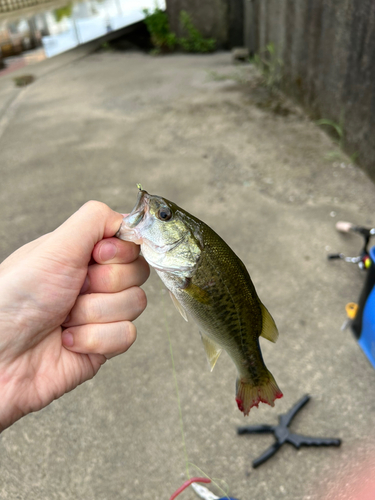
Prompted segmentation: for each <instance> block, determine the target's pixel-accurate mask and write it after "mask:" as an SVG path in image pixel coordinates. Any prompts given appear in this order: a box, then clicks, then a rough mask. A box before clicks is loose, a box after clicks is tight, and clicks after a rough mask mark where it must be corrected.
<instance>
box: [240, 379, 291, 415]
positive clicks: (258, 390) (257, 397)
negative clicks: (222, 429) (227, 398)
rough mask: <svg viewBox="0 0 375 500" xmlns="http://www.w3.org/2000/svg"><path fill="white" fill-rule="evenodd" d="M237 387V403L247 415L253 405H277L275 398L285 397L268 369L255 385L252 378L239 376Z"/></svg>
mask: <svg viewBox="0 0 375 500" xmlns="http://www.w3.org/2000/svg"><path fill="white" fill-rule="evenodd" d="M236 388H237V394H236V403H237V405H238V409H239V410H240V411H242V412H243V413H244V415H245V416H246V415H248V414H249V412H250V409H251V408H252V407H253V406H256V407H258V405H259V403H267V404H269V405H270V406H275V399H278V398H282V397H283V393H282V392H281V391H280V389H279V387H278V385H277V383H276V381H275V379H274V378H273V375H272V373H271V372H269V371H268V370H267V373H266V375H265V377H264V379H263V380H262V382H261V383H260V384H258V385H255V384H254V383H253V382H252V381H251V380H246V379H244V378H238V379H237V384H236Z"/></svg>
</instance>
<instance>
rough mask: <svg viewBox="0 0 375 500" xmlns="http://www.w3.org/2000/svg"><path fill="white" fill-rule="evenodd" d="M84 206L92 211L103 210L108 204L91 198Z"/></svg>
mask: <svg viewBox="0 0 375 500" xmlns="http://www.w3.org/2000/svg"><path fill="white" fill-rule="evenodd" d="M82 208H84V209H85V210H88V211H90V212H102V211H103V210H107V209H108V206H107V205H106V204H105V203H102V202H101V201H96V200H89V201H86V203H85V204H84V205H83V207H82Z"/></svg>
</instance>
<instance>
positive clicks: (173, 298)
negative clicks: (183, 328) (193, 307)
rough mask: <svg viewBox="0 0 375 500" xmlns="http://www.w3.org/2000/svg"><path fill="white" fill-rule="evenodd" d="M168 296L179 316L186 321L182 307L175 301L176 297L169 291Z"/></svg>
mask: <svg viewBox="0 0 375 500" xmlns="http://www.w3.org/2000/svg"><path fill="white" fill-rule="evenodd" d="M169 295H170V296H171V299H172V302H173V304H174V305H175V307H176V309H177V311H178V312H179V313H180V314H181V316H182V317H183V318H184V320H185V321H187V320H188V317H187V315H186V311H185V309H184V308H183V307H182V305H181V304H180V303H179V301H178V300H177V299H176V297H175V296H174V295H173V293H172V292H171V291H170V290H169Z"/></svg>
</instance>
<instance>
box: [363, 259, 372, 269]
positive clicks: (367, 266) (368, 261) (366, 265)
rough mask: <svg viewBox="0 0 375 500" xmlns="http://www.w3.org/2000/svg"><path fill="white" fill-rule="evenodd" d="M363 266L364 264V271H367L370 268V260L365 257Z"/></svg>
mask: <svg viewBox="0 0 375 500" xmlns="http://www.w3.org/2000/svg"><path fill="white" fill-rule="evenodd" d="M364 264H365V268H366V269H369V268H370V267H371V259H370V257H366V258H365V262H364Z"/></svg>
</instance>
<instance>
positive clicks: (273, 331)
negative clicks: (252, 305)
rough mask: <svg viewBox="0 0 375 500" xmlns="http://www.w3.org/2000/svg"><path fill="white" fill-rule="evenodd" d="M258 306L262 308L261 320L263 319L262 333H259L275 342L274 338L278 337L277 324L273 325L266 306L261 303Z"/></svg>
mask: <svg viewBox="0 0 375 500" xmlns="http://www.w3.org/2000/svg"><path fill="white" fill-rule="evenodd" d="M260 307H261V309H262V320H263V327H262V333H261V334H260V335H261V336H262V337H264V338H265V339H267V340H270V341H271V342H276V340H277V339H278V337H279V332H278V331H277V326H276V325H275V322H274V320H273V318H272V316H271V315H270V313H269V312H268V311H267V308H266V307H265V306H264V305H263V304H260Z"/></svg>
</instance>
